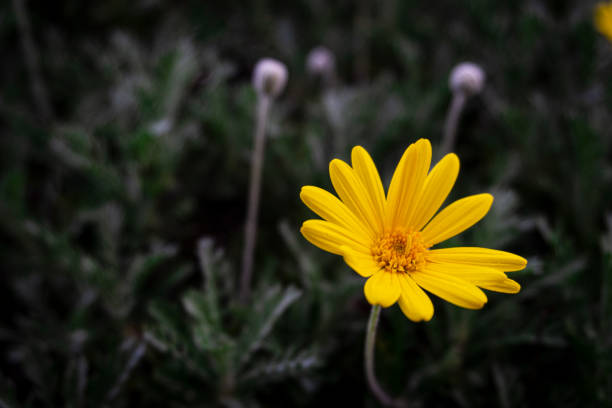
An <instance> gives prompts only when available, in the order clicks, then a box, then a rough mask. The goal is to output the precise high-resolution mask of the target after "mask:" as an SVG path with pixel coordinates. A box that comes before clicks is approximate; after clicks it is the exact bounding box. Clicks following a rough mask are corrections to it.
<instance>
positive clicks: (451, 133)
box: [440, 91, 467, 155]
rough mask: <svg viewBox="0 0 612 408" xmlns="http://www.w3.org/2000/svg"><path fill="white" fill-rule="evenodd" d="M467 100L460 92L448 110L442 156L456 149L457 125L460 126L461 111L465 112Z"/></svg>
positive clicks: (454, 97) (454, 95) (441, 150)
mask: <svg viewBox="0 0 612 408" xmlns="http://www.w3.org/2000/svg"><path fill="white" fill-rule="evenodd" d="M466 99H467V98H466V95H465V93H464V92H460V91H459V92H455V93H454V94H453V100H452V102H451V106H450V108H449V109H448V114H447V115H446V123H445V126H444V139H442V148H441V149H440V152H441V154H442V155H445V154H446V153H450V152H451V151H452V150H453V149H454V148H455V138H456V136H457V125H458V124H459V117H460V116H461V111H462V110H463V106H464V105H465V100H466Z"/></svg>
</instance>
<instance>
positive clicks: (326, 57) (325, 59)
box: [306, 46, 336, 77]
mask: <svg viewBox="0 0 612 408" xmlns="http://www.w3.org/2000/svg"><path fill="white" fill-rule="evenodd" d="M306 69H307V70H308V72H310V73H311V74H312V75H320V76H323V77H329V76H331V75H333V73H334V70H335V69H336V58H335V57H334V54H333V53H332V52H331V51H330V50H329V49H327V48H325V47H323V46H319V47H316V48H313V49H312V50H311V51H310V52H309V53H308V57H307V59H306Z"/></svg>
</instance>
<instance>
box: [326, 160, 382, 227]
mask: <svg viewBox="0 0 612 408" xmlns="http://www.w3.org/2000/svg"><path fill="white" fill-rule="evenodd" d="M329 175H330V178H331V181H332V184H333V186H334V189H335V190H336V193H338V196H339V197H340V199H341V200H342V202H343V203H344V204H346V206H347V207H348V208H349V209H350V210H351V211H352V212H353V213H354V214H355V215H356V216H357V218H359V219H360V220H363V221H364V223H365V224H366V225H367V226H368V227H369V228H370V229H371V230H372V231H373V232H376V233H379V232H380V231H381V230H382V225H381V224H380V221H379V216H378V214H377V213H376V210H375V209H374V205H373V204H372V202H371V201H370V196H369V195H368V192H367V190H366V189H365V187H364V186H363V184H362V183H361V180H359V178H357V176H356V175H355V172H354V171H353V169H352V168H351V166H349V165H348V164H346V163H345V162H343V161H342V160H338V159H334V160H332V161H331V163H329Z"/></svg>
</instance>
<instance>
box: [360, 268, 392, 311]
mask: <svg viewBox="0 0 612 408" xmlns="http://www.w3.org/2000/svg"><path fill="white" fill-rule="evenodd" d="M363 292H364V293H365V297H366V299H367V300H368V302H370V304H372V305H381V306H382V307H389V306H391V305H392V304H394V303H395V302H397V299H398V298H399V296H400V285H399V282H398V278H397V274H396V273H393V272H387V271H385V270H380V271H378V272H376V273H375V274H374V275H372V276H371V277H370V278H369V279H368V280H367V282H366V283H365V285H364V287H363Z"/></svg>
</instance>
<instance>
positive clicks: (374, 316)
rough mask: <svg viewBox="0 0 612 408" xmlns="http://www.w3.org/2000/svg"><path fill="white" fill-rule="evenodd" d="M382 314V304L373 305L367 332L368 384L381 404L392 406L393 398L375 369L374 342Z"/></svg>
mask: <svg viewBox="0 0 612 408" xmlns="http://www.w3.org/2000/svg"><path fill="white" fill-rule="evenodd" d="M379 315H380V305H374V306H372V311H371V312H370V319H369V320H368V328H367V332H366V342H365V371H366V379H367V380H368V386H369V387H370V390H372V393H373V394H374V395H375V396H376V398H377V399H378V401H380V403H381V404H383V405H387V406H391V405H393V399H391V397H390V396H389V395H387V393H386V392H385V391H384V390H383V389H382V387H381V386H380V385H379V384H378V381H377V380H376V373H375V370H374V344H375V343H376V327H377V326H378V317H379Z"/></svg>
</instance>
